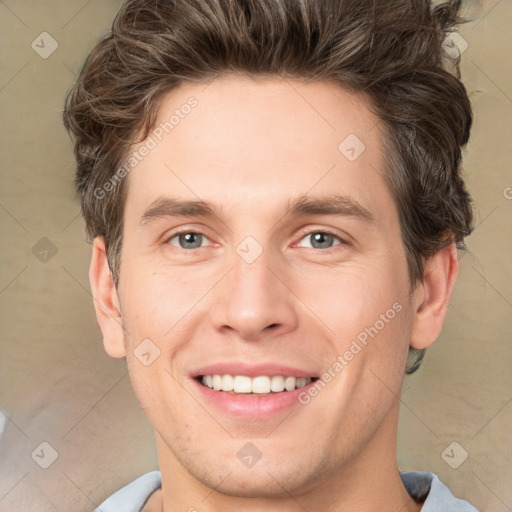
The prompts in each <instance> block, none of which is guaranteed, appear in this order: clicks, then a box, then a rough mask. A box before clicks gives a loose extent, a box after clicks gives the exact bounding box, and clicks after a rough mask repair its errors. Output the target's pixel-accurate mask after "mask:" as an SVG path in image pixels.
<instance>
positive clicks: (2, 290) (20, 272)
mask: <svg viewBox="0 0 512 512" xmlns="http://www.w3.org/2000/svg"><path fill="white" fill-rule="evenodd" d="M27 268H28V265H25V268H23V269H22V270H20V271H19V272H18V273H17V274H16V275H15V276H14V277H13V278H12V279H11V280H10V281H9V282H8V283H7V284H6V285H5V286H4V287H3V288H2V289H1V290H0V295H2V293H4V292H5V290H7V288H9V286H11V284H12V283H14V281H16V279H18V277H20V276H21V274H23V272H25V270H27Z"/></svg>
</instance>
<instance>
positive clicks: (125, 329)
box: [61, 265, 130, 334]
mask: <svg viewBox="0 0 512 512" xmlns="http://www.w3.org/2000/svg"><path fill="white" fill-rule="evenodd" d="M61 268H62V270H64V272H66V273H67V274H68V275H69V277H71V279H73V281H75V283H76V284H78V286H80V288H82V290H83V291H84V292H85V293H87V295H89V297H91V298H92V300H93V301H94V302H95V303H96V304H98V306H99V307H100V308H101V309H102V310H103V311H104V312H105V313H106V314H107V315H108V316H109V317H110V318H111V319H112V320H114V321H115V322H117V323H118V324H119V326H120V327H121V328H122V329H123V332H125V333H126V334H130V332H129V331H128V329H127V328H126V326H125V325H124V324H123V322H122V321H121V320H119V319H118V318H116V317H115V316H112V314H111V313H110V311H108V309H107V308H106V307H105V306H104V305H103V304H101V302H99V301H97V300H96V299H95V297H94V295H93V294H92V293H91V292H90V291H89V290H88V289H87V288H86V287H85V286H84V285H83V284H82V283H81V282H80V281H79V280H78V279H77V278H76V277H75V276H74V275H73V274H72V273H71V272H70V271H69V270H68V269H67V268H66V267H64V266H62V265H61Z"/></svg>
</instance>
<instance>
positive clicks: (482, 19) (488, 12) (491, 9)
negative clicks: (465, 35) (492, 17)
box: [472, 0, 501, 30]
mask: <svg viewBox="0 0 512 512" xmlns="http://www.w3.org/2000/svg"><path fill="white" fill-rule="evenodd" d="M500 3H501V0H498V1H497V2H496V3H495V4H494V5H493V6H492V7H491V8H490V9H489V10H488V11H487V12H486V13H485V14H484V15H483V16H482V17H481V18H480V19H479V20H478V21H477V22H476V23H475V24H474V25H473V27H472V30H474V29H475V28H476V27H478V25H480V23H481V22H482V21H484V20H485V18H487V16H489V14H491V12H492V11H494V9H496V7H498V5H499V4H500Z"/></svg>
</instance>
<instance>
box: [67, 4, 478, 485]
mask: <svg viewBox="0 0 512 512" xmlns="http://www.w3.org/2000/svg"><path fill="white" fill-rule="evenodd" d="M458 3H459V2H456V1H451V2H446V3H444V4H442V5H439V6H437V7H435V8H434V7H433V6H431V5H430V2H428V1H426V0H391V1H389V0H386V1H384V0H382V1H375V2H359V1H356V0H250V1H248V2H243V3H242V2H236V1H235V2H232V1H230V2H228V1H224V0H187V1H185V0H173V1H169V2H162V1H157V0H142V1H141V0H137V1H128V2H126V3H125V4H124V5H123V7H122V8H121V10H120V12H119V14H118V15H117V17H116V19H115V21H114V24H113V27H112V32H111V33H110V34H109V35H107V36H106V37H105V38H104V39H103V40H102V41H101V42H100V43H98V45H97V46H96V47H95V48H94V49H93V51H92V52H91V54H90V56H89V57H88V59H87V61H86V63H85V65H84V68H83V70H82V72H81V74H80V77H79V79H78V81H77V83H76V85H75V86H74V87H73V89H72V91H71V92H70V94H69V96H68V99H67V103H66V109H65V113H64V120H65V124H66V127H67V128H68V130H69V131H70V132H71V133H72V134H73V135H74V137H75V154H76V159H77V172H76V184H77V190H78V194H79V197H80V201H81V207H82V211H83V215H84V218H85V221H86V229H87V233H88V235H89V237H90V238H91V239H93V240H94V249H93V261H92V264H91V272H90V277H91V285H92V287H93V292H94V295H95V300H96V304H97V305H96V309H97V314H98V321H99V323H100V326H101V329H102V332H103V336H104V342H105V346H106V349H107V351H108V352H109V353H110V354H111V355H113V356H114V357H124V356H126V357H127V362H128V366H129V368H130V374H131V378H132V382H133V384H134V388H135V391H136V392H137V395H138V397H139V400H140V401H141V403H142V405H143V407H144V408H145V410H146V412H147V414H148V416H149V418H150V420H151V421H152V423H153V425H154V427H155V429H156V431H157V433H158V436H159V439H160V443H161V446H162V447H163V446H165V447H166V449H168V450H169V451H170V452H172V453H173V454H174V457H175V458H176V459H177V460H179V461H180V462H181V463H182V464H183V466H185V467H186V468H187V469H188V470H189V472H190V473H191V474H193V475H195V476H196V477H197V478H198V479H200V480H201V481H203V482H209V483H212V484H215V481H214V479H213V477H212V473H211V467H212V464H213V462H214V461H215V460H217V459H218V457H219V456H222V455H225V454H227V453H231V451H232V449H233V448H234V446H235V445H236V444H235V442H234V440H233V438H236V437H243V438H244V439H246V438H249V437H250V438H252V439H254V438H257V437H264V436H265V435H266V434H267V435H268V432H270V430H272V429H268V428H266V429H263V430H261V426H260V425H257V426H254V425H249V426H247V425H242V424H241V423H240V422H237V421H236V420H234V419H233V418H224V417H219V418H218V420H219V421H218V422H216V421H213V420H212V417H211V416H210V415H209V414H205V412H204V410H203V409H202V408H201V407H199V405H198V404H197V403H196V402H195V401H194V400H192V399H191V396H192V395H191V394H190V392H189V390H188V388H187V386H189V385H190V386H194V385H195V384H193V383H192V380H194V377H195V375H192V374H193V373H194V372H195V370H197V369H198V368H199V367H200V366H202V365H203V364H204V363H203V361H204V360H206V362H207V363H212V364H213V363H217V362H221V361H224V360H229V361H235V360H244V361H254V360H257V361H262V362H268V361H271V360H277V361H280V362H283V361H286V360H291V361H292V362H293V363H295V366H297V365H302V366H304V365H305V367H306V368H308V369H309V370H311V371H312V372H315V376H317V377H321V376H322V375H323V374H324V371H325V370H326V369H328V368H331V367H333V365H334V363H335V362H336V360H337V356H338V355H341V354H344V353H346V352H347V351H349V352H350V351H351V353H352V354H353V358H352V357H351V358H350V361H348V362H347V364H346V365H345V366H344V367H343V369H342V371H340V372H339V373H336V372H335V370H333V371H334V372H335V373H336V375H337V376H336V378H333V379H332V383H331V384H329V386H326V388H325V390H322V393H321V394H320V393H319V396H318V398H315V400H311V403H309V404H308V405H304V407H303V408H302V409H301V410H298V411H294V412H293V413H292V414H291V415H290V418H289V419H287V420H286V421H285V423H284V424H283V427H284V425H285V424H288V427H284V428H283V430H284V431H285V430H286V429H287V428H290V429H292V431H293V432H294V433H295V434H294V436H291V438H290V436H288V437H286V436H284V434H283V433H282V432H281V431H280V430H279V429H277V430H276V432H275V433H274V434H273V435H272V436H269V437H268V438H267V437H265V438H264V439H262V440H261V447H262V451H263V452H264V453H265V449H266V450H268V451H267V453H269V454H270V451H271V453H273V454H275V460H274V461H272V460H270V462H268V463H265V464H262V467H265V468H266V469H267V470H268V471H269V472H272V471H271V469H272V468H275V467H277V465H279V466H280V467H281V468H282V470H283V473H282V474H283V479H285V480H286V481H287V482H289V485H291V486H293V485H294V482H296V483H297V484H300V485H302V486H303V487H304V486H305V487H307V485H308V484H309V485H313V482H314V479H315V478H319V476H320V475H321V473H322V472H323V471H326V470H327V469H330V470H332V469H333V468H334V467H335V466H336V464H341V463H342V461H348V460H350V459H351V458H354V457H355V456H356V454H357V453H361V452H362V450H363V447H364V446H366V445H369V444H371V442H372V440H373V439H375V438H376V437H378V435H380V434H379V432H380V430H379V429H380V428H381V427H382V425H386V423H387V422H389V424H390V425H391V424H393V423H396V413H397V407H398V405H397V400H396V396H397V394H399V390H400V386H401V382H402V379H403V375H404V372H411V371H414V370H415V369H416V368H417V367H418V365H419V363H420V361H421V358H422V355H423V352H424V350H425V348H426V347H427V346H428V345H429V344H430V343H432V342H433V341H434V340H435V338H436V337H437V336H438V334H439V332H440V329H441V326H442V323H443V320H444V316H445V312H446V307H447V302H448V300H449V295H450V293H451V289H452V286H453V283H454V281H455V278H456V273H457V261H456V260H457V256H456V247H459V248H462V247H463V240H464V237H465V236H467V235H469V234H470V232H471V230H472V223H473V215H472V211H471V204H470V197H469V194H468V192H467V191H466V188H465V185H464V182H463V179H462V177H461V149H462V148H463V147H464V146H465V144H466V143H467V142H468V138H469V133H470V127H471V108H470V103H469V100H468V97H467V93H466V90H465V88H464V86H463V85H462V84H461V82H460V81H459V79H458V71H457V69H458V68H457V63H456V62H450V61H448V60H447V59H448V55H446V54H444V52H443V50H442V42H443V39H444V38H445V37H446V35H447V33H448V32H449V31H451V30H452V27H453V26H454V24H455V23H456V22H457V21H458V20H457V8H458ZM173 116H174V118H175V119H176V121H170V119H171V117H173ZM166 123H167V124H166ZM169 124H172V125H173V126H169ZM165 127H167V129H166V128H165ZM162 128H163V130H162ZM158 130H159V131H158ZM164 132H165V133H164ZM346 141H348V142H346ZM143 148H146V149H143ZM148 148H149V149H148ZM347 151H348V153H347ZM134 155H135V156H136V157H135V156H134ZM141 155H142V157H141ZM354 157H355V158H354ZM130 162H131V163H130ZM334 195H336V196H338V197H337V199H338V201H334V199H335V198H333V196H334ZM328 196H329V199H330V201H326V200H325V199H326V198H327V197H328ZM339 197H342V200H341V201H340V200H339ZM169 198H172V199H174V200H178V201H188V202H189V203H187V205H186V207H185V206H184V205H181V207H180V208H179V212H180V213H179V214H177V213H176V211H177V207H176V203H172V204H171V202H170V201H168V199H169ZM322 198H323V203H322V204H318V201H317V202H316V203H311V202H308V199H316V200H322ZM191 201H193V202H194V203H193V204H192V203H190V202H191ZM201 201H203V202H207V203H210V204H209V205H206V206H205V205H204V204H201V205H199V204H198V202H201ZM335 207H336V208H337V211H338V213H339V211H342V213H341V214H340V215H334V214H333V213H330V211H334V208H335ZM207 210H208V211H207ZM178 227H179V228H180V229H182V228H183V233H189V234H191V233H200V235H199V236H197V235H195V238H194V236H192V237H191V238H190V237H189V239H188V242H187V240H185V238H184V236H183V234H182V235H181V236H180V235H179V234H178V233H177V231H178ZM305 227H308V229H307V230H305V229H304V228H305ZM315 230H316V231H315ZM325 232H327V233H329V234H328V235H327V236H325V235H321V236H320V238H316V242H315V241H314V240H313V239H312V238H311V236H312V235H311V233H317V234H318V233H325ZM307 235H309V237H308V236H307ZM315 236H316V235H315ZM246 237H250V238H249V239H247V238H246ZM193 240H195V242H193V243H197V242H199V245H198V246H194V245H193V247H188V246H186V245H185V244H186V243H192V241H193ZM326 241H327V247H322V243H324V244H325V242H326ZM241 242H243V243H244V244H249V245H243V246H242V247H243V248H244V251H245V247H247V251H249V252H251V253H252V254H253V255H254V259H252V258H251V260H252V261H251V262H250V263H249V262H248V260H247V258H245V259H244V258H243V257H242V256H243V255H242V254H241V252H240V246H239V244H240V243H241ZM251 244H253V245H251ZM304 244H306V245H304ZM308 244H310V245H308ZM311 244H313V245H311ZM316 244H319V246H317V245H316ZM244 251H242V252H244ZM247 251H246V252H247ZM322 283H325V284H324V285H323V286H321V284H322ZM389 311H391V312H392V313H391V312H389ZM391 314H392V316H391ZM377 322H380V323H379V324H377ZM381 325H382V327H380V326H381ZM372 329H373V330H372ZM362 333H366V338H365V336H364V334H362ZM145 339H149V340H151V347H156V348H152V349H151V350H156V351H157V352H155V353H158V355H159V356H158V357H157V358H156V359H155V360H154V362H153V363H152V364H151V365H149V366H145V365H143V364H141V362H140V360H139V359H137V357H136V355H135V351H136V349H137V347H139V346H140V344H141V342H142V341H143V340H145ZM363 339H364V342H363V341H362V340H363ZM357 340H358V341H357ZM354 341H355V342H356V343H355V345H354ZM144 346H146V345H144ZM355 346H357V347H358V348H359V350H357V349H356V348H355ZM356 354H357V355H356ZM331 373H332V372H331ZM191 389H192V388H191ZM194 389H195V388H194ZM192 393H193V392H192ZM329 403H331V404H332V403H335V405H334V406H332V407H333V408H332V409H330V411H331V412H330V413H329V418H328V420H326V422H325V424H324V425H323V426H322V427H321V429H323V431H322V432H320V434H321V435H319V436H318V438H317V439H316V440H314V441H312V440H311V436H312V434H313V431H314V429H315V431H318V427H317V426H315V421H314V420H315V415H316V412H315V410H314V408H315V407H316V408H318V410H320V408H322V407H324V408H325V406H326V405H327V404H329ZM363 404H364V405H363ZM308 408H309V412H308ZM179 410H181V411H183V410H185V411H189V412H190V415H189V417H187V418H184V417H183V413H178V412H177V411H179ZM180 414H181V416H180ZM305 418H306V420H304V419H305ZM307 418H309V420H308V419H307ZM347 418H350V419H347ZM369 418H371V421H369V420H368V419H369ZM221 424H222V427H221V426H219V425H221ZM170 425H173V427H172V428H171V427H170ZM269 425H270V424H269ZM267 426H268V425H267ZM205 428H207V429H211V435H210V436H206V437H205V435H204V431H205V430H204V429H205ZM275 428H277V424H276V425H275ZM340 429H341V430H343V432H344V439H341V438H340V434H339V433H340ZM227 431H229V435H228V434H226V432H227ZM389 431H390V432H391V431H392V428H391V427H390V428H389ZM210 438H215V439H216V440H217V439H219V438H222V441H221V442H219V443H218V444H217V445H216V449H214V450H212V451H211V453H210V454H206V455H205V451H204V448H205V447H207V446H209V445H210V443H209V442H208V441H209V439H210ZM187 439H189V440H190V445H191V446H186V447H185V445H186V444H187V441H186V440H187ZM297 440H300V442H304V441H305V440H307V442H308V443H310V444H311V450H310V453H309V454H308V455H307V456H304V454H302V455H300V454H298V455H294V456H296V457H297V459H296V460H295V459H290V453H294V449H295V448H294V446H295V447H296V442H297ZM272 443H277V444H272ZM236 446H238V445H236ZM333 447H335V448H334V449H333ZM201 454H203V455H201ZM330 454H333V455H330ZM232 455H233V454H232ZM286 461H289V462H288V463H287V462H286ZM232 463H233V465H234V464H236V461H235V460H234V459H233V462H232ZM274 463H275V464H276V466H273V464H274ZM226 464H227V465H229V464H231V462H230V463H226ZM230 467H231V466H230ZM233 467H234V466H233ZM217 469H218V468H217ZM223 469H226V471H227V470H228V469H229V468H228V467H226V468H223ZM231 469H232V470H233V468H231ZM236 471H238V469H237V470H236ZM294 471H295V472H298V473H300V474H301V475H302V480H301V479H300V478H299V479H297V478H296V474H297V473H294ZM220 473H224V471H220ZM237 474H238V473H237ZM252 475H253V476H252V477H254V473H253V474H252ZM264 475H265V472H263V473H262V474H261V475H259V478H261V481H260V484H261V485H262V486H268V482H265V481H264V480H265V477H264ZM248 481H250V480H247V482H248ZM238 485H239V488H238V492H240V493H242V492H249V490H248V487H244V486H246V483H245V480H244V479H243V478H241V479H240V480H239V481H238ZM257 485H258V481H256V482H255V486H257ZM262 488H263V487H262ZM244 489H245V490H244ZM275 492H278V491H277V490H276V491H275Z"/></svg>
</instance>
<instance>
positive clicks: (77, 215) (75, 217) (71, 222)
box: [59, 212, 81, 233]
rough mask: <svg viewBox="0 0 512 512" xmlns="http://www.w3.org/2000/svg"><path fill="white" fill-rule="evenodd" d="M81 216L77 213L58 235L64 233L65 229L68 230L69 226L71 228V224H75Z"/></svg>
mask: <svg viewBox="0 0 512 512" xmlns="http://www.w3.org/2000/svg"><path fill="white" fill-rule="evenodd" d="M80 215H81V212H78V213H77V214H76V215H75V216H74V217H73V218H72V219H71V220H70V221H69V222H68V223H67V224H66V225H65V226H64V227H63V228H62V229H61V230H60V231H59V233H63V232H64V231H66V229H68V228H69V226H71V224H73V222H75V220H76V219H77V218H78V217H80Z"/></svg>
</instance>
